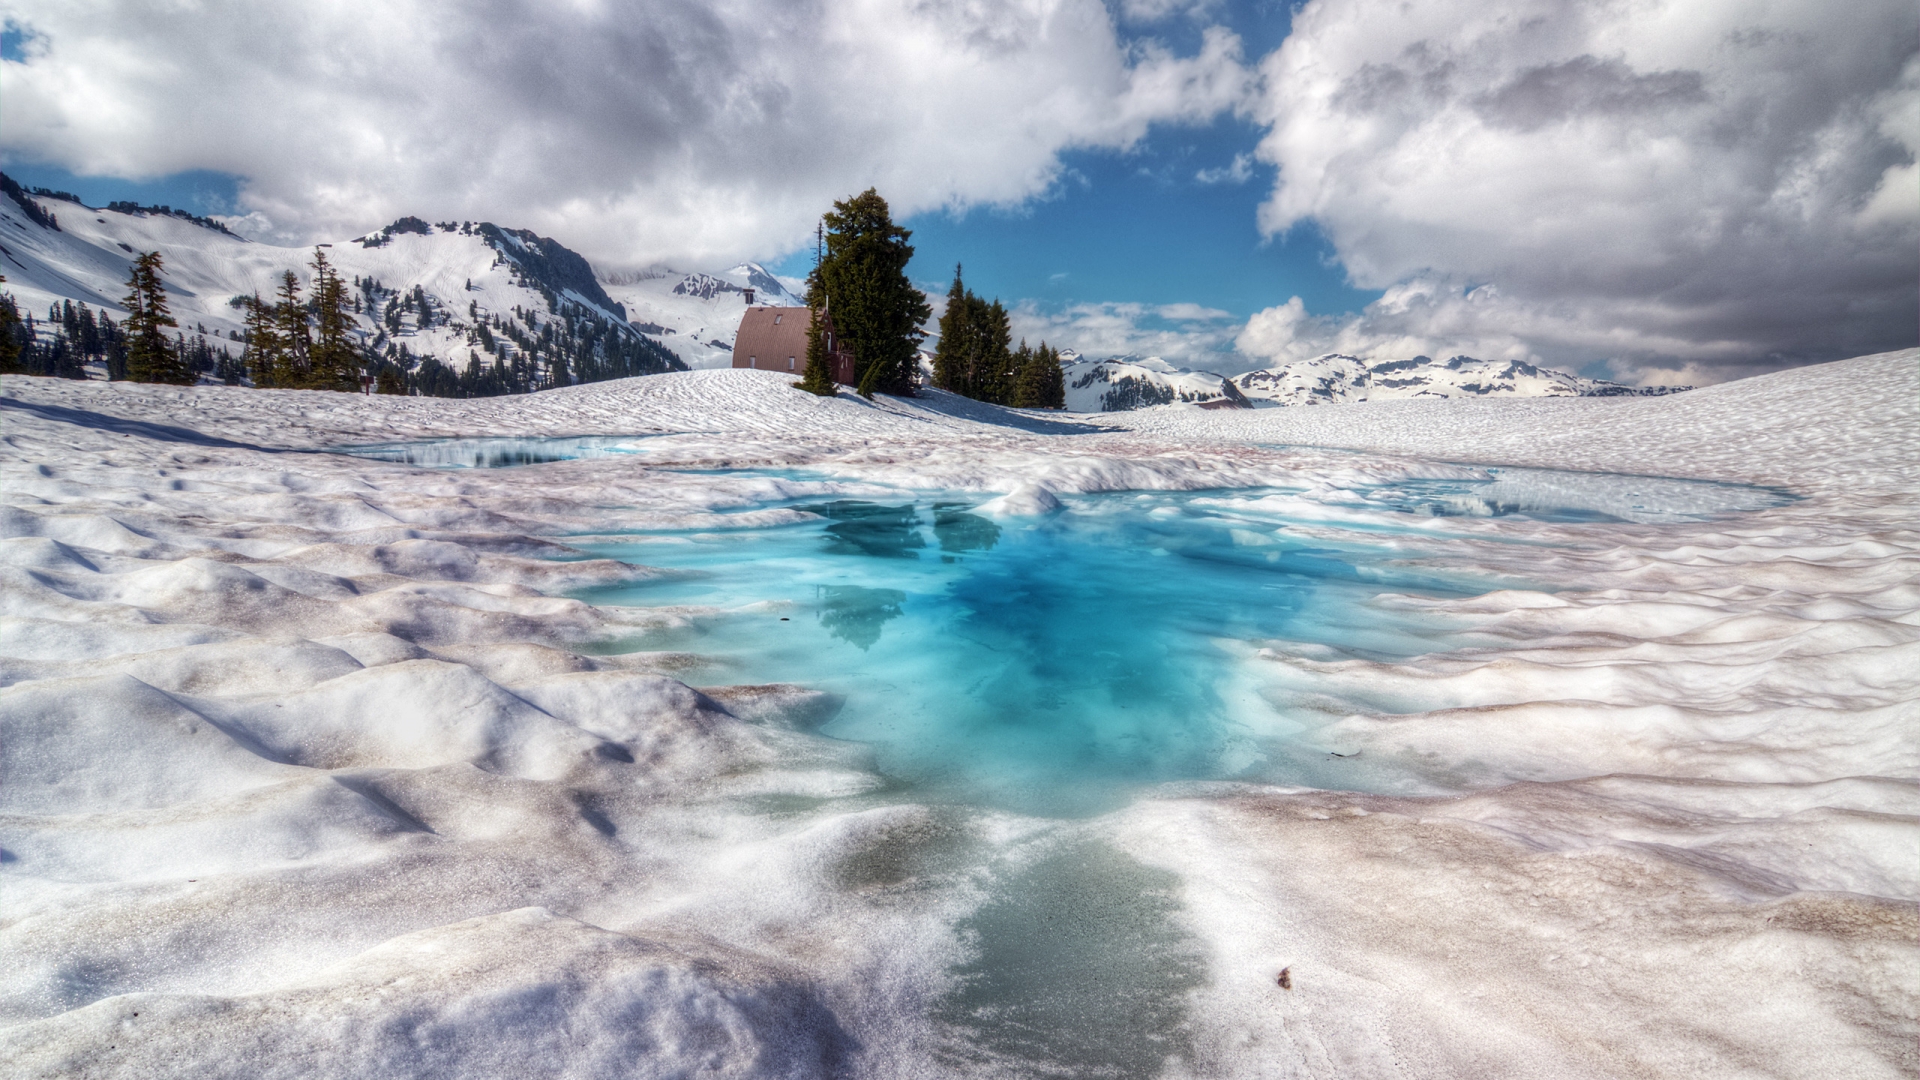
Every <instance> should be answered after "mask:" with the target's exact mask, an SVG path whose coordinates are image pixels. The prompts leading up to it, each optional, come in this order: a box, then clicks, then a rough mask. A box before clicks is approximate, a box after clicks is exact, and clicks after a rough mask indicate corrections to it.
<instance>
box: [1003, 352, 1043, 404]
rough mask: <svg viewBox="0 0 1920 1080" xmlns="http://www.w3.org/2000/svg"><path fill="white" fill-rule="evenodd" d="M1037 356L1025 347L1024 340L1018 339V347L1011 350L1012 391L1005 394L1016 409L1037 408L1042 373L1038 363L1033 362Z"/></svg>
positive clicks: (1040, 391)
mask: <svg viewBox="0 0 1920 1080" xmlns="http://www.w3.org/2000/svg"><path fill="white" fill-rule="evenodd" d="M1037 356H1038V354H1037V353H1035V352H1034V351H1033V350H1032V349H1030V348H1028V347H1027V343H1026V340H1025V339H1024V338H1023V339H1021V341H1020V347H1019V348H1018V349H1015V350H1014V351H1013V391H1012V393H1009V394H1008V395H1007V404H1009V405H1011V406H1013V407H1014V408H1016V409H1037V408H1039V407H1040V395H1041V393H1042V392H1043V388H1042V386H1041V385H1040V380H1041V378H1042V374H1041V371H1040V368H1039V365H1037V364H1035V363H1034V360H1035V358H1036V357H1037Z"/></svg>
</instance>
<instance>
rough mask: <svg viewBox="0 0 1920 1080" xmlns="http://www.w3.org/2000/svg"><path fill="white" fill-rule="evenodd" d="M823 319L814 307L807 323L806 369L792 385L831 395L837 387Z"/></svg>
mask: <svg viewBox="0 0 1920 1080" xmlns="http://www.w3.org/2000/svg"><path fill="white" fill-rule="evenodd" d="M812 291H813V290H811V289H809V290H808V292H812ZM824 321H825V320H824V319H823V318H822V310H821V309H820V308H814V309H813V318H812V319H811V320H810V321H809V322H808V324H807V370H806V372H805V373H804V374H803V375H801V376H800V381H799V382H797V383H794V384H793V385H794V386H795V387H796V388H798V389H801V390H805V391H806V392H807V393H809V394H817V395H819V396H820V397H832V396H833V395H834V394H836V393H838V392H839V388H838V387H837V386H836V385H835V384H834V381H833V357H832V356H831V355H830V354H829V353H828V352H827V335H826V331H825V330H824V329H823V328H822V326H821V323H822V322H824Z"/></svg>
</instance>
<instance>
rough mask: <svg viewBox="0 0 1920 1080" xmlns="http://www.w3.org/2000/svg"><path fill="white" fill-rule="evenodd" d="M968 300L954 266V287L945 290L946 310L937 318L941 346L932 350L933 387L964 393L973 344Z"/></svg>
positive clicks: (970, 310)
mask: <svg viewBox="0 0 1920 1080" xmlns="http://www.w3.org/2000/svg"><path fill="white" fill-rule="evenodd" d="M971 297H972V294H970V293H968V292H967V287H966V285H965V284H963V283H962V282H961V280H960V264H959V263H954V264H953V285H952V287H951V288H949V289H947V310H946V312H945V313H944V314H942V315H941V316H940V344H938V345H935V346H934V347H933V385H935V386H937V387H939V388H940V389H942V390H950V391H952V392H953V393H956V394H964V393H966V391H965V390H963V389H961V385H962V383H963V381H964V379H963V376H964V373H965V371H966V366H967V361H966V356H967V350H968V349H969V348H970V347H971V346H972V344H973V334H972V331H973V325H972V319H971V318H970V316H971V315H972V314H973V307H972V305H971V304H970V303H969V300H970V299H971Z"/></svg>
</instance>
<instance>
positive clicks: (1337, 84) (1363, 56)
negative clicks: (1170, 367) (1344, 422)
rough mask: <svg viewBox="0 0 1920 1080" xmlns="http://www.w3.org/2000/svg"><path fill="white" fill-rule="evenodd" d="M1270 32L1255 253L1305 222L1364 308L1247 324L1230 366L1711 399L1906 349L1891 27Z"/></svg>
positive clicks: (1451, 4)
mask: <svg viewBox="0 0 1920 1080" xmlns="http://www.w3.org/2000/svg"><path fill="white" fill-rule="evenodd" d="M1293 26H1294V31H1293V35H1292V36H1291V37H1290V38H1289V39H1288V40H1287V41H1286V42H1285V44H1284V45H1283V46H1282V47H1281V48H1280V49H1279V50H1277V51H1276V52H1275V53H1273V54H1272V55H1270V56H1268V57H1267V58H1266V59H1265V61H1264V63H1263V64H1262V75H1263V79H1264V92H1263V95H1262V97H1261V99H1260V103H1259V104H1258V105H1257V106H1256V107H1255V114H1256V116H1257V118H1258V119H1259V120H1260V121H1261V122H1262V123H1264V124H1266V125H1268V127H1269V131H1268V134H1267V135H1266V137H1265V138H1264V139H1263V140H1262V142H1261V144H1260V147H1259V151H1258V153H1259V157H1260V158H1261V160H1263V161H1265V162H1268V163H1271V164H1274V165H1277V166H1278V167H1279V170H1280V172H1279V177H1278V179H1277V181H1276V185H1275V188H1274V191H1273V193H1272V195H1271V197H1270V198H1269V200H1268V201H1267V202H1266V203H1265V205H1264V206H1263V207H1262V209H1261V224H1262V227H1263V229H1264V230H1266V231H1268V232H1269V233H1277V232H1281V231H1284V230H1286V229H1287V228H1289V227H1291V226H1292V225H1294V224H1296V223H1298V222H1302V221H1307V220H1311V221H1313V222H1315V223H1317V225H1318V226H1319V228H1320V229H1321V230H1322V231H1323V232H1324V233H1325V234H1326V236H1327V237H1328V238H1329V240H1330V241H1331V242H1332V244H1333V246H1334V248H1335V250H1336V251H1337V252H1338V255H1339V258H1340V259H1341V261H1342V262H1343V263H1344V265H1345V266H1346V267H1347V269H1348V271H1349V272H1350V274H1351V275H1352V278H1353V280H1354V282H1355V283H1356V284H1358V285H1360V286H1362V287H1367V288H1382V289H1387V290H1388V292H1387V295H1386V296H1384V297H1382V299H1381V300H1380V301H1379V302H1378V303H1376V304H1374V305H1372V306H1371V307H1369V308H1368V309H1367V310H1366V311H1365V312H1363V313H1361V314H1360V315H1359V316H1357V317H1353V318H1348V319H1344V320H1334V321H1327V320H1317V319H1313V318H1310V317H1308V316H1307V315H1306V313H1305V311H1304V308H1300V307H1296V306H1294V305H1292V304H1291V303H1290V304H1288V305H1281V306H1280V307H1277V308H1270V309H1268V310H1267V311H1265V312H1262V313H1260V314H1259V315H1257V316H1255V317H1254V318H1253V320H1251V321H1250V322H1249V323H1248V324H1247V326H1246V328H1245V329H1244V330H1243V332H1242V334H1241V335H1240V341H1241V348H1243V349H1246V350H1250V352H1251V353H1252V354H1253V355H1256V356H1260V357H1266V358H1273V357H1280V356H1284V355H1289V354H1291V353H1292V352H1294V351H1296V350H1299V349H1319V348H1321V347H1322V346H1329V345H1330V346H1331V347H1336V348H1340V349H1341V350H1342V351H1364V350H1367V349H1371V350H1374V351H1381V352H1427V353H1429V354H1433V355H1439V354H1444V353H1451V352H1473V353H1475V354H1476V355H1524V356H1532V357H1535V358H1539V359H1543V360H1545V361H1547V362H1550V363H1555V364H1556V365H1559V366H1578V365H1580V364H1585V363H1591V362H1598V361H1603V360H1604V361H1610V362H1611V363H1612V364H1613V370H1614V372H1615V373H1616V374H1617V375H1619V376H1622V377H1627V378H1634V377H1639V376H1641V375H1646V376H1647V377H1649V378H1655V379H1658V378H1664V377H1665V376H1661V375H1658V374H1657V373H1656V372H1657V371H1658V370H1659V369H1668V368H1677V367H1679V366H1680V365H1683V364H1685V365H1691V367H1690V369H1689V370H1690V371H1691V372H1692V373H1693V375H1694V376H1695V377H1698V378H1701V379H1702V380H1703V381H1711V380H1712V379H1715V378H1724V377H1728V376H1730V375H1735V374H1741V373H1750V372H1752V371H1756V370H1762V369H1765V368H1768V367H1774V366H1782V365H1785V364H1789V363H1795V362H1805V361H1809V360H1818V359H1831V358H1836V357H1839V356H1846V355H1853V354H1856V353H1860V352H1867V351H1872V350H1875V349H1881V348H1893V347H1898V346H1901V345H1905V344H1911V343H1912V342H1913V339H1914V330H1915V320H1916V297H1915V289H1914V283H1915V281H1916V279H1920V256H1917V255H1916V252H1917V250H1920V199H1916V198H1915V197H1914V192H1915V190H1916V182H1917V180H1916V173H1915V167H1914V160H1915V150H1916V148H1920V105H1916V102H1920V60H1916V58H1915V38H1916V32H1917V31H1920V14H1917V13H1916V9H1915V8H1914V7H1913V5H1912V4H1911V3H1910V2H1909V0H1859V2H1856V3H1850V4H1845V5H1839V6H1836V5H1833V4H1830V3H1824V2H1821V0H1778V2H1773V3H1766V4H1756V3H1752V2H1748V0H1600V2H1595V3H1585V4H1577V5H1570V4H1566V3H1562V2H1560V0H1426V2H1422V3H1416V4H1406V3H1404V2H1402V0H1314V2H1312V3H1309V4H1307V5H1306V6H1305V7H1304V8H1302V9H1301V10H1300V11H1299V12H1297V13H1296V15H1295V18H1294V23H1293ZM1489 283H1491V284H1492V285H1493V288H1491V289H1485V288H1478V287H1479V286H1485V285H1488V284H1489ZM1342 343H1344V344H1342Z"/></svg>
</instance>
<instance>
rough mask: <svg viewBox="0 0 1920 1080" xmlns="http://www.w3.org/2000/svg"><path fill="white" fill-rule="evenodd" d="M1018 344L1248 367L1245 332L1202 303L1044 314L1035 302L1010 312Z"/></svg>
mask: <svg viewBox="0 0 1920 1080" xmlns="http://www.w3.org/2000/svg"><path fill="white" fill-rule="evenodd" d="M1010 316H1011V317H1010V322H1011V323H1012V326H1013V337H1014V341H1015V342H1016V343H1018V342H1019V341H1021V340H1022V339H1024V340H1026V341H1027V342H1028V343H1029V344H1039V343H1040V342H1042V341H1045V342H1046V343H1048V344H1050V345H1052V346H1054V347H1055V348H1060V349H1067V348H1071V349H1077V350H1078V351H1080V352H1081V353H1083V354H1084V355H1087V356H1121V355H1126V354H1133V355H1138V356H1158V357H1160V358H1161V359H1163V360H1166V361H1168V362H1170V363H1173V364H1176V365H1179V366H1182V367H1192V368H1205V369H1208V370H1212V371H1227V370H1238V369H1240V368H1244V367H1245V366H1246V365H1245V364H1244V363H1243V362H1240V361H1239V359H1238V358H1237V357H1235V356H1234V354H1233V351H1232V349H1233V339H1234V335H1235V333H1236V332H1237V331H1238V330H1239V329H1240V327H1239V323H1238V321H1237V320H1236V319H1235V318H1234V316H1233V315H1232V314H1231V313H1230V312H1225V311H1220V310H1218V309H1215V308H1206V307H1201V306H1200V305H1198V304H1165V305H1157V306H1156V305H1150V304H1134V303H1105V304H1070V305H1068V306H1066V307H1064V308H1059V309H1044V308H1041V307H1040V306H1039V305H1037V304H1034V303H1033V302H1031V301H1025V302H1022V303H1020V304H1017V305H1015V306H1014V308H1013V310H1012V311H1011V312H1010Z"/></svg>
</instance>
